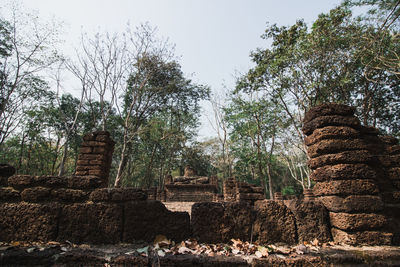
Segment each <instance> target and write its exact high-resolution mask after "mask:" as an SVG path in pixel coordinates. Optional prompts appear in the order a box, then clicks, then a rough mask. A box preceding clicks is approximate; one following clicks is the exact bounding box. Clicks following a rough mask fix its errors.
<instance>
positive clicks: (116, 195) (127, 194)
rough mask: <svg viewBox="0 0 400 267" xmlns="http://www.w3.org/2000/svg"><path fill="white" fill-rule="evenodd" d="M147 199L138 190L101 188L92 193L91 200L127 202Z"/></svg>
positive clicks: (142, 192)
mask: <svg viewBox="0 0 400 267" xmlns="http://www.w3.org/2000/svg"><path fill="white" fill-rule="evenodd" d="M146 199H147V194H146V193H145V192H144V191H143V190H141V189H136V188H99V189H96V190H94V191H93V192H92V193H90V200H91V201H93V202H109V201H112V202H126V201H130V200H146Z"/></svg>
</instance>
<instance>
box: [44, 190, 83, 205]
mask: <svg viewBox="0 0 400 267" xmlns="http://www.w3.org/2000/svg"><path fill="white" fill-rule="evenodd" d="M88 196H89V192H86V191H83V190H79V189H68V188H59V189H53V190H51V198H52V199H53V200H57V201H61V202H85V201H86V200H87V199H88Z"/></svg>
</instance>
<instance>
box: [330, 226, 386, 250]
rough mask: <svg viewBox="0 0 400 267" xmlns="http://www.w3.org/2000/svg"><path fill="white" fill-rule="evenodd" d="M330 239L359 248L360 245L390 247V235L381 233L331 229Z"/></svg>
mask: <svg viewBox="0 0 400 267" xmlns="http://www.w3.org/2000/svg"><path fill="white" fill-rule="evenodd" d="M332 237H333V240H334V241H335V242H338V243H342V244H347V245H353V246H360V245H370V246H376V245H391V243H392V237H393V234H392V233H387V232H381V231H354V232H345V231H342V230H340V229H337V228H334V227H333V228H332Z"/></svg>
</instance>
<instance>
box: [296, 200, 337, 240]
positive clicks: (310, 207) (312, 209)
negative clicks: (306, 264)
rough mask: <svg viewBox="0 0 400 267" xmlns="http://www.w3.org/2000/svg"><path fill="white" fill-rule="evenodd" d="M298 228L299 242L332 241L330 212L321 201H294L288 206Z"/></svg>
mask: <svg viewBox="0 0 400 267" xmlns="http://www.w3.org/2000/svg"><path fill="white" fill-rule="evenodd" d="M288 207H289V209H290V210H291V211H292V213H293V215H294V217H295V219H296V226H297V235H298V238H299V242H304V241H307V242H312V241H314V240H315V239H317V240H318V241H320V242H328V241H332V236H331V229H330V223H329V212H328V210H327V209H326V208H325V207H324V205H322V203H320V202H319V201H304V200H297V201H293V202H292V205H289V206H288Z"/></svg>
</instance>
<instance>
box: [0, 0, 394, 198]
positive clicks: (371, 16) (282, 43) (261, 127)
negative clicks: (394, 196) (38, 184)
mask: <svg viewBox="0 0 400 267" xmlns="http://www.w3.org/2000/svg"><path fill="white" fill-rule="evenodd" d="M355 14H357V15H355ZM399 16H400V1H398V0H345V1H343V2H342V4H341V5H340V6H338V7H336V8H334V9H332V10H330V11H329V12H328V13H325V14H320V15H319V16H318V18H317V19H316V20H315V21H314V22H313V23H312V24H311V25H307V24H306V23H305V22H304V21H303V20H301V19H299V20H298V21H297V22H296V23H295V24H294V25H289V26H279V25H275V24H269V26H268V27H267V28H266V30H265V33H264V34H263V35H262V37H261V38H263V39H264V40H265V42H266V43H271V45H269V46H268V48H267V49H257V48H254V49H255V50H254V51H252V52H251V60H252V61H253V62H254V67H252V68H251V69H249V70H248V72H247V73H244V74H242V75H240V76H239V77H237V82H236V86H235V88H229V90H228V91H227V92H226V94H211V91H212V90H211V89H210V88H209V87H208V86H206V85H202V84H196V83H195V82H193V81H192V80H191V79H189V78H187V77H186V76H185V75H184V73H183V72H182V70H181V65H180V63H179V61H178V60H177V57H176V56H175V55H174V49H173V45H172V44H171V43H169V41H168V40H167V39H163V38H161V37H160V36H159V35H158V32H157V30H156V29H155V28H153V27H152V26H150V25H149V24H146V23H145V24H141V25H139V26H137V27H135V28H127V29H126V30H125V31H124V32H123V33H121V34H110V33H98V34H95V35H89V34H85V33H83V34H82V36H81V44H80V47H78V48H77V49H76V54H75V56H74V57H71V58H67V57H66V56H64V55H63V54H61V53H60V50H59V49H57V47H58V44H59V43H60V42H61V39H62V38H61V37H62V36H61V33H60V31H59V29H60V25H58V24H56V23H53V22H43V21H41V20H40V18H37V17H35V16H34V15H31V14H29V13H28V12H27V11H21V10H20V9H14V10H13V16H12V19H5V18H1V17H0V88H1V91H0V162H1V163H8V164H11V165H13V166H15V168H16V169H17V172H18V173H20V174H25V173H29V174H34V175H71V174H73V173H74V171H75V166H76V162H77V156H78V153H79V148H80V144H81V143H82V136H83V135H84V134H85V133H87V132H90V131H95V130H107V131H109V132H110V133H111V136H112V138H113V140H114V141H115V142H116V146H115V151H114V156H113V162H112V170H111V176H110V180H111V181H110V186H116V187H118V186H135V187H151V186H159V187H162V186H163V181H164V177H165V176H166V175H168V174H172V175H179V174H182V172H183V168H184V167H185V166H186V165H191V166H192V167H194V169H196V170H197V171H198V174H199V175H217V176H218V177H219V178H220V181H223V180H224V179H226V178H228V177H236V178H237V179H239V180H245V181H248V182H250V183H253V184H258V185H262V186H264V187H265V188H266V191H267V192H268V193H267V195H268V196H271V195H272V193H273V192H275V191H282V193H283V194H296V193H299V192H301V190H302V189H303V188H307V187H310V186H312V184H311V182H310V180H309V176H308V168H307V166H306V161H307V156H306V154H305V149H304V145H303V135H302V133H301V127H302V116H303V114H304V112H305V111H306V110H308V109H309V108H310V107H312V106H315V105H317V104H320V103H324V102H338V103H344V104H349V105H353V106H355V107H357V115H358V117H359V118H360V120H361V122H362V123H363V124H364V125H371V126H374V127H378V128H379V129H380V130H381V131H382V132H383V133H386V134H391V135H395V136H400V79H399V77H400V58H399V57H400V42H399V41H400V32H399V30H400V20H399ZM66 77H70V79H73V80H74V82H75V83H76V84H78V85H79V86H78V87H79V88H80V90H79V92H71V94H63V93H62V92H63V91H65V90H64V89H65V88H64V84H65V79H66ZM213 91H217V90H216V89H215V88H214V90H213ZM202 101H210V102H211V103H212V107H213V112H214V118H213V119H212V121H211V122H212V124H213V125H214V130H215V137H212V138H209V139H208V140H205V141H198V139H197V128H198V126H199V116H200V113H201V102H202Z"/></svg>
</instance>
